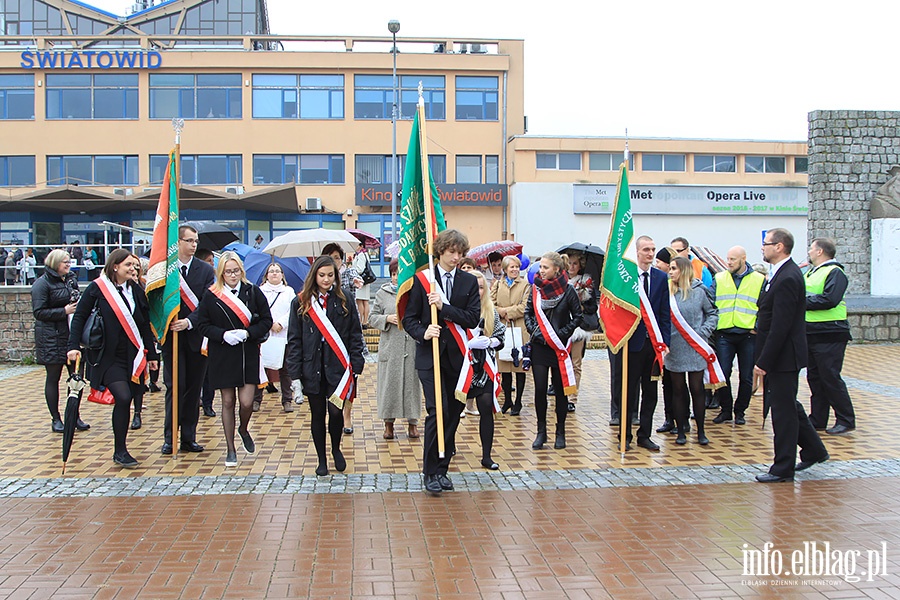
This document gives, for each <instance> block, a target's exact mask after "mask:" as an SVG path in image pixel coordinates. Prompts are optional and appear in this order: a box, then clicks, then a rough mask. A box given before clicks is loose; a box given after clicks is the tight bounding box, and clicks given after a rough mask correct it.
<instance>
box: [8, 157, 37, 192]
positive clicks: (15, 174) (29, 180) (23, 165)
mask: <svg viewBox="0 0 900 600" xmlns="http://www.w3.org/2000/svg"><path fill="white" fill-rule="evenodd" d="M34 183H35V177H34V157H33V156H0V186H2V187H14V186H19V185H34Z"/></svg>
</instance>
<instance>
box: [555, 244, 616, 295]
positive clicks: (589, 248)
mask: <svg viewBox="0 0 900 600" xmlns="http://www.w3.org/2000/svg"><path fill="white" fill-rule="evenodd" d="M557 252H558V253H560V254H572V253H579V252H580V253H581V254H584V272H585V273H587V274H588V275H590V276H591V279H593V280H594V292H596V291H597V288H598V286H599V285H600V275H601V273H603V259H604V258H606V252H605V251H604V250H603V248H600V247H599V246H594V245H593V244H582V243H581V242H572V243H571V244H569V245H567V246H563V247H562V248H560V249H559V250H557Z"/></svg>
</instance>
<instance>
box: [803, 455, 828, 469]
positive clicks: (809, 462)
mask: <svg viewBox="0 0 900 600" xmlns="http://www.w3.org/2000/svg"><path fill="white" fill-rule="evenodd" d="M829 458H831V456H830V455H828V454H826V455H825V456H823V457H822V458H819V459H816V460H801V461H800V462H798V463H797V466H795V467H794V470H795V471H805V470H807V469H808V468H810V467H811V466H813V465H816V464H819V463H823V462H825V461H826V460H828V459H829Z"/></svg>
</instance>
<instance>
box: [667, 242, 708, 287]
mask: <svg viewBox="0 0 900 600" xmlns="http://www.w3.org/2000/svg"><path fill="white" fill-rule="evenodd" d="M672 249H673V250H675V252H676V253H677V254H678V256H683V257H685V258H686V259H688V260H689V261H691V266H693V267H694V279H699V280H700V281H702V282H703V285H705V286H706V287H707V288H709V287H710V286H711V285H712V281H713V279H712V274H711V273H710V272H709V268H708V267H707V266H706V265H705V264H703V261H702V260H700V259H699V258H697V257H696V256H691V245H690V244H689V243H688V241H687V240H686V239H685V238H683V237H677V238H675V239H674V240H672ZM673 258H674V257H673Z"/></svg>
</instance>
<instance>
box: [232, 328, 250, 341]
mask: <svg viewBox="0 0 900 600" xmlns="http://www.w3.org/2000/svg"><path fill="white" fill-rule="evenodd" d="M232 331H234V332H235V333H236V334H238V336H239V337H240V339H241V341H242V342H246V341H247V340H248V339H249V338H250V333H249V332H248V331H247V330H246V329H233V330H232Z"/></svg>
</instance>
